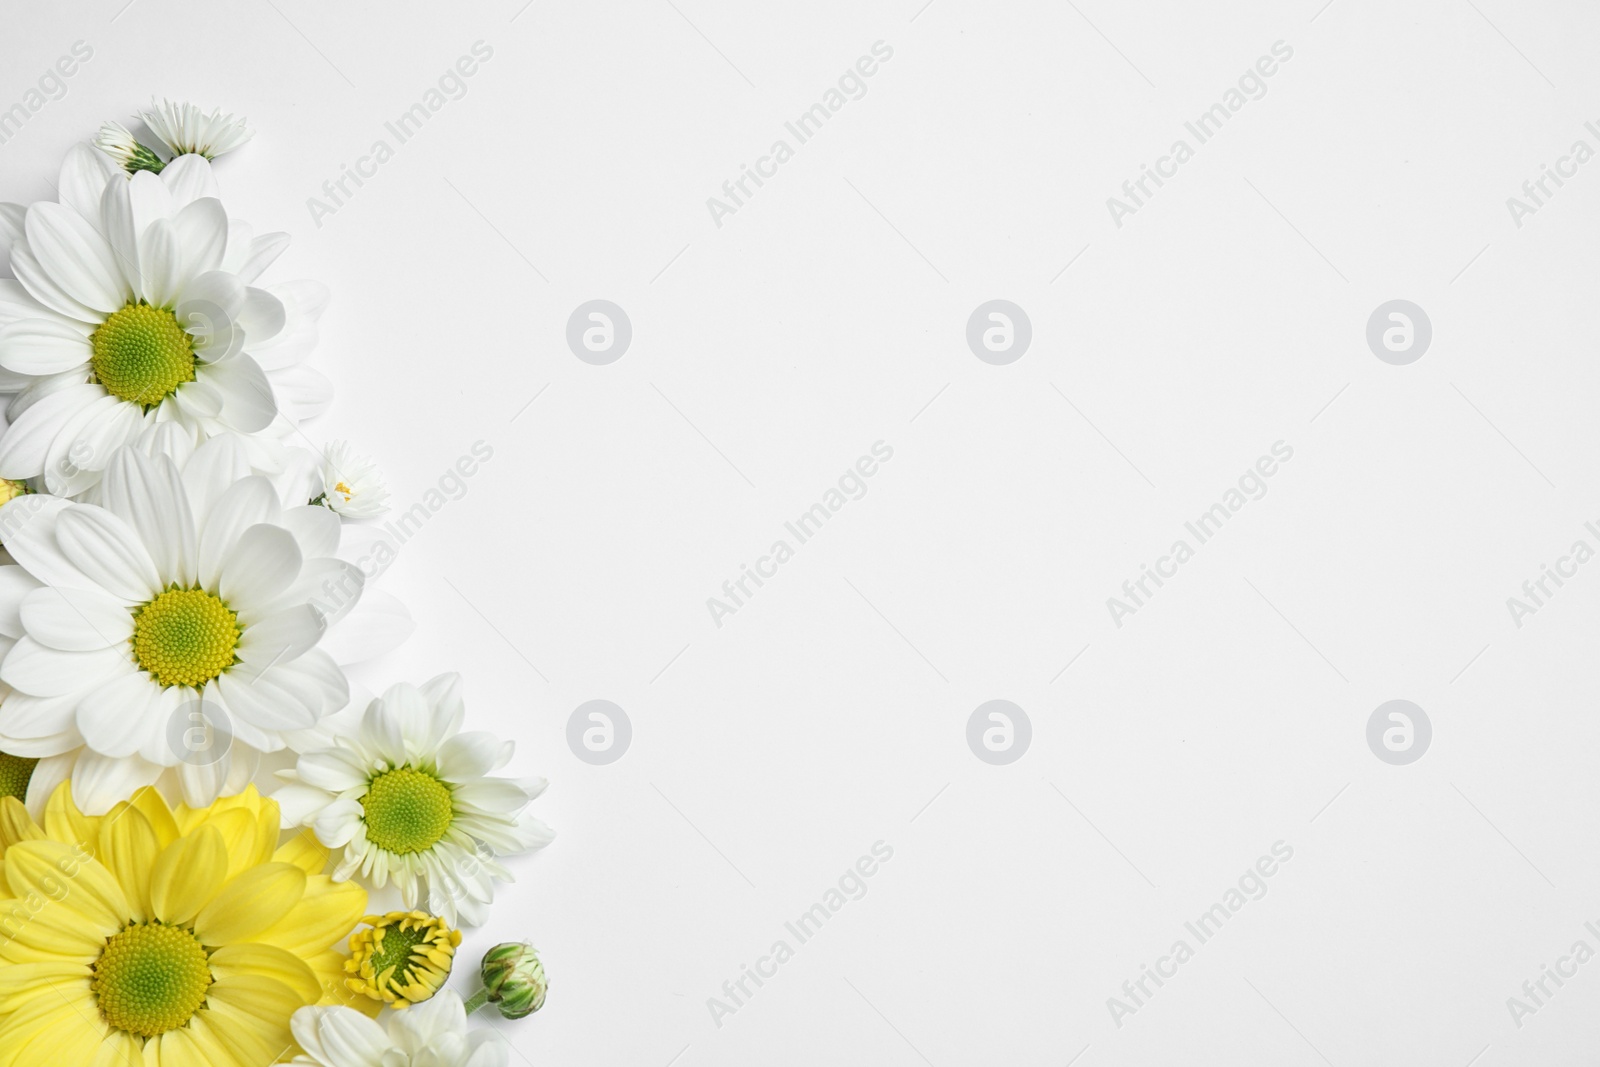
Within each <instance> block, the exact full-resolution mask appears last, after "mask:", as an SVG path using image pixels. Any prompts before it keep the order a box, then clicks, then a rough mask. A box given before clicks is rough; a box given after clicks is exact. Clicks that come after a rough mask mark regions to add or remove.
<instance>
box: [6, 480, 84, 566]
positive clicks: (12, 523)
mask: <svg viewBox="0 0 1600 1067" xmlns="http://www.w3.org/2000/svg"><path fill="white" fill-rule="evenodd" d="M73 506H74V505H73V504H71V503H69V502H68V501H65V500H62V499H61V498H60V497H54V496H44V495H43V494H39V493H30V494H29V495H27V496H19V497H17V498H16V499H15V500H12V501H10V502H9V503H7V504H5V505H4V506H0V542H4V543H5V546H6V551H8V552H10V553H11V558H12V559H14V560H16V561H17V562H18V563H20V564H22V565H23V567H25V568H27V571H28V573H29V574H31V575H32V576H33V577H34V578H36V579H38V580H39V581H40V582H43V583H44V584H45V585H57V586H75V587H77V588H79V589H86V588H92V587H93V585H94V583H93V582H91V581H90V580H89V579H88V578H87V577H86V576H85V575H84V573H83V572H82V571H80V570H79V569H78V568H77V566H76V565H75V564H73V563H71V562H69V561H68V559H67V557H66V556H65V555H63V554H62V552H61V546H60V545H58V544H57V543H56V523H57V522H58V521H59V520H60V518H61V515H62V513H63V512H65V511H66V510H67V509H68V508H70V507H73Z"/></svg>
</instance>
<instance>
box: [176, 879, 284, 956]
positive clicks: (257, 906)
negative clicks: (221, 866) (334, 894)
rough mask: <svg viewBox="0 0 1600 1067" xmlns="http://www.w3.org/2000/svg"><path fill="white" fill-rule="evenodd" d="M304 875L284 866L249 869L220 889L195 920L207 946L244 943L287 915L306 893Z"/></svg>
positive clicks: (199, 934)
mask: <svg viewBox="0 0 1600 1067" xmlns="http://www.w3.org/2000/svg"><path fill="white" fill-rule="evenodd" d="M306 877H307V875H306V872H305V871H302V870H301V869H300V868H299V867H295V866H292V865H291V864H287V863H268V864H265V865H263V866H260V867H252V868H251V869H250V870H248V871H245V872H244V873H243V874H241V875H239V877H237V878H235V879H234V880H233V881H231V882H229V883H228V884H227V885H225V886H223V887H222V892H220V893H218V894H217V896H216V899H214V900H213V901H212V902H211V903H210V904H207V905H206V906H205V907H204V908H202V909H201V911H200V914H199V916H198V917H197V918H196V919H195V923H194V932H195V936H196V937H198V938H199V939H200V941H201V942H202V943H203V944H207V945H231V944H233V943H235V942H237V941H247V940H251V939H253V938H254V937H255V935H257V934H259V933H261V932H262V931H263V930H266V929H267V928H269V927H270V926H272V925H273V924H274V923H276V922H278V920H280V919H282V918H283V917H284V916H285V915H287V914H288V913H289V912H290V911H291V910H292V909H293V908H294V906H295V905H296V904H298V903H300V898H301V897H302V896H304V895H305V891H306Z"/></svg>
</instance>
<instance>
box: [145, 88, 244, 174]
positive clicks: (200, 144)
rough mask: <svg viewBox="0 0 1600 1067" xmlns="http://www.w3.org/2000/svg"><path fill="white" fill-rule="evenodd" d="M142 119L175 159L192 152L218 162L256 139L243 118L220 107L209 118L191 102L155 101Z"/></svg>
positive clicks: (214, 109)
mask: <svg viewBox="0 0 1600 1067" xmlns="http://www.w3.org/2000/svg"><path fill="white" fill-rule="evenodd" d="M139 117H140V118H142V119H144V124H145V125H146V126H148V127H150V132H151V133H153V134H155V135H156V136H157V137H159V138H161V141H162V143H163V144H165V145H166V146H167V147H168V148H170V149H172V154H173V155H176V156H182V155H184V154H185V153H189V152H192V153H195V154H196V155H201V156H205V157H206V158H207V159H216V158H217V157H218V156H220V155H222V154H223V153H224V152H231V151H233V150H234V149H235V148H238V147H239V146H240V145H242V144H244V143H245V142H246V141H248V140H249V139H250V138H251V137H252V136H253V133H252V131H251V130H250V127H248V126H246V125H245V124H244V120H243V119H236V118H234V117H233V116H232V115H225V114H223V113H222V111H221V109H218V108H213V109H212V111H211V114H209V115H208V114H206V113H205V112H203V111H201V110H200V109H199V108H198V107H195V106H194V105H193V104H190V103H176V104H175V103H173V102H172V101H171V100H163V101H161V103H159V104H157V103H156V102H155V100H154V98H152V99H151V101H150V106H149V107H148V108H145V109H144V110H142V111H140V112H139Z"/></svg>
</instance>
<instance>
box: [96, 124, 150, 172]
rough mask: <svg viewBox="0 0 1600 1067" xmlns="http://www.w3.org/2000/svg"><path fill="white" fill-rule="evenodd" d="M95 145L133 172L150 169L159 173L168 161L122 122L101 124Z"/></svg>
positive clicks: (119, 164)
mask: <svg viewBox="0 0 1600 1067" xmlns="http://www.w3.org/2000/svg"><path fill="white" fill-rule="evenodd" d="M94 146H95V147H96V148H98V149H100V151H102V152H104V153H105V154H106V155H108V156H110V157H111V159H112V160H113V161H114V162H115V163H116V164H117V166H119V167H121V168H122V169H123V170H125V171H127V172H128V173H129V174H132V173H133V172H134V171H140V170H148V171H154V172H156V173H157V174H159V173H160V172H161V168H162V167H164V166H166V162H165V161H164V160H162V158H161V157H160V156H158V155H156V154H155V153H154V152H152V151H150V149H148V148H146V147H145V146H144V145H142V144H140V143H139V141H138V139H137V138H135V137H134V136H133V134H131V133H129V132H128V128H127V127H126V126H124V125H122V123H120V122H106V123H102V124H101V126H100V133H99V134H98V135H97V136H96V137H95V139H94Z"/></svg>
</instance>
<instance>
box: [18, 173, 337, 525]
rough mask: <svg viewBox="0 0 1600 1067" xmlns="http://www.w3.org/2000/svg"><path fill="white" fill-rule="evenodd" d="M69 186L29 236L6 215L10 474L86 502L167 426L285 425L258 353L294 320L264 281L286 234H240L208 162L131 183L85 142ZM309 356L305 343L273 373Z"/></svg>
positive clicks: (207, 429) (24, 224) (206, 431)
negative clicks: (114, 459) (147, 430)
mask: <svg viewBox="0 0 1600 1067" xmlns="http://www.w3.org/2000/svg"><path fill="white" fill-rule="evenodd" d="M60 188H61V193H62V202H61V203H50V202H42V203H37V204H34V205H32V206H31V207H29V208H28V209H27V210H26V211H25V212H24V213H23V214H22V221H21V223H20V225H17V224H16V223H15V219H16V209H14V207H13V208H11V209H10V210H0V218H7V219H10V220H12V223H11V224H10V225H5V226H0V236H7V235H8V236H12V237H14V238H15V239H14V240H13V242H12V246H11V266H12V270H13V272H14V273H15V275H16V278H15V279H14V280H13V279H0V392H15V393H16V394H17V395H16V396H15V397H14V398H13V400H12V401H11V404H10V407H9V408H8V410H7V417H8V419H9V421H10V423H11V425H10V428H9V429H8V430H7V431H6V433H5V436H4V438H0V477H10V478H36V477H41V476H42V477H43V479H44V485H45V488H46V489H47V490H48V491H49V492H51V493H54V494H56V495H59V496H72V495H75V494H77V493H79V492H82V491H83V490H84V489H85V488H87V487H88V486H90V485H92V484H93V483H94V482H95V481H97V480H99V478H100V476H101V473H102V472H103V471H104V469H105V466H106V464H107V463H108V462H109V461H110V458H111V456H112V455H113V454H114V453H115V452H116V450H117V448H118V447H119V446H121V445H123V444H126V443H128V442H129V441H132V440H133V439H134V438H135V437H136V436H137V435H138V434H139V432H140V431H141V430H142V429H143V428H144V427H146V426H148V425H150V424H152V423H157V422H169V421H175V422H180V423H182V424H184V425H185V426H186V427H188V428H189V429H191V430H192V431H193V432H195V433H197V434H201V435H204V436H212V435H215V434H218V433H223V432H234V433H255V432H258V431H261V430H264V429H266V428H267V427H268V426H270V425H271V424H272V423H273V420H274V419H275V418H276V416H277V415H278V413H279V410H280V406H281V404H280V398H279V394H278V389H277V385H278V384H279V382H280V381H285V380H284V379H283V377H282V376H281V375H275V374H271V373H269V372H268V370H267V369H266V367H265V366H264V365H263V363H262V361H261V359H259V358H257V355H256V353H258V352H262V351H264V348H263V344H264V342H268V341H270V340H271V339H273V338H275V337H277V336H278V335H279V334H280V333H281V332H282V331H283V330H284V328H285V326H286V324H287V316H288V311H287V307H286V303H285V300H284V299H282V298H280V297H279V296H275V295H273V294H272V293H270V292H268V291H267V290H265V289H258V288H255V287H254V286H253V285H251V283H252V282H254V281H255V279H256V278H257V277H258V276H259V275H260V274H261V272H262V271H263V270H265V269H266V267H267V266H268V265H269V264H270V263H271V262H272V261H273V260H274V259H276V258H277V256H278V255H279V254H280V253H281V252H282V251H283V249H284V248H285V247H286V246H287V244H288V238H287V236H286V235H283V234H267V235H264V236H261V237H255V238H251V237H249V235H248V230H246V229H244V228H242V227H238V226H236V225H233V224H231V223H230V221H229V219H228V216H227V214H226V212H225V211H224V210H223V208H222V203H221V201H219V200H218V199H217V198H216V183H215V181H214V179H213V177H212V174H211V164H209V163H207V162H206V161H205V160H204V159H203V158H201V157H200V156H195V155H190V156H182V157H179V158H178V159H176V160H174V161H173V162H172V163H170V164H168V165H167V167H166V168H165V169H164V170H163V171H162V172H161V174H160V176H157V175H155V174H151V173H149V172H148V171H140V172H139V173H137V174H134V175H132V176H131V177H129V176H127V175H124V174H122V173H120V172H119V171H117V170H116V169H115V168H114V167H113V165H112V163H111V161H110V160H109V159H108V158H107V157H106V156H104V155H103V154H101V153H98V152H95V151H94V150H93V149H91V148H89V147H88V146H87V145H79V146H78V147H77V148H75V149H74V150H73V152H72V153H71V155H70V156H69V157H68V160H67V163H66V164H65V165H64V166H63V168H62V176H61V187H60ZM300 295H301V291H299V290H297V291H296V292H295V296H296V298H299V297H300ZM314 299H315V293H313V294H312V300H313V302H314ZM302 333H304V329H303V328H302ZM310 336H311V338H312V339H313V340H314V337H315V333H314V327H313V328H312V331H311V334H310ZM247 345H248V347H249V348H250V350H251V351H249V352H246V351H245V349H246V347H247ZM303 355H304V338H303V337H302V338H300V339H298V340H297V341H296V343H295V344H294V345H293V346H291V347H290V348H289V350H287V351H285V352H283V353H281V354H279V355H278V356H276V357H274V358H273V359H271V360H269V362H273V363H274V364H280V365H289V364H293V363H294V362H295V361H296V360H297V359H298V358H300V357H301V356H303ZM263 358H265V357H263ZM285 385H286V387H287V386H288V383H287V382H286V381H285ZM7 472H10V473H7Z"/></svg>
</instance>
